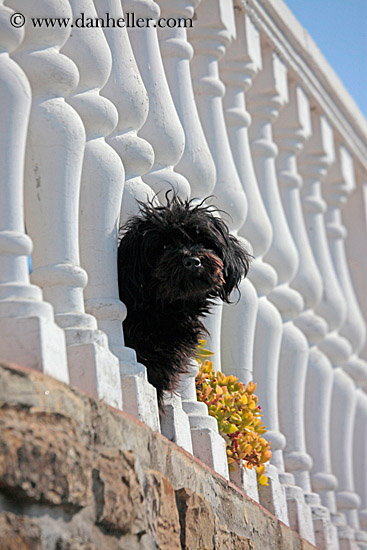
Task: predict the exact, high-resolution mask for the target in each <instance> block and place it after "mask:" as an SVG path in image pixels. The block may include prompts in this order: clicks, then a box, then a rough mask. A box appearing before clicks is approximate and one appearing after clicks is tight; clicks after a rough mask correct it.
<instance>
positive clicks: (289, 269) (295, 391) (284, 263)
mask: <svg viewBox="0 0 367 550" xmlns="http://www.w3.org/2000/svg"><path fill="white" fill-rule="evenodd" d="M262 51H263V71H262V72H261V73H259V75H258V77H257V78H256V79H255V81H254V84H253V86H252V88H251V89H250V91H249V94H248V98H249V106H250V112H251V115H252V117H253V119H252V125H251V127H250V139H251V150H252V153H253V156H254V165H255V172H256V175H257V180H258V182H259V187H260V191H261V194H262V198H263V201H264V205H265V207H266V209H267V212H268V216H269V219H270V221H271V224H272V228H273V240H272V243H271V245H270V248H269V250H268V251H267V253H266V255H265V258H264V259H265V261H266V262H268V263H269V264H270V265H271V266H272V267H273V268H274V269H275V271H276V274H277V285H276V286H275V288H274V289H272V290H271V292H270V293H269V294H268V299H269V300H270V301H271V302H272V303H273V304H274V305H275V307H276V308H277V310H278V311H279V313H280V315H281V318H282V323H283V327H282V340H281V348H280V355H279V364H278V366H277V367H278V369H279V370H278V387H274V388H273V390H272V392H273V399H274V400H278V403H277V405H278V410H277V411H275V412H276V413H277V414H278V415H279V417H278V418H279V421H281V426H280V428H282V429H284V430H285V431H286V435H288V436H289V437H290V441H291V442H290V443H289V444H288V445H286V446H284V444H283V447H285V449H286V450H285V453H284V458H285V466H286V470H287V472H289V473H287V474H285V473H283V472H284V466H283V464H282V461H283V457H282V453H281V449H279V450H278V453H277V455H278V456H277V457H275V460H274V463H275V464H276V465H277V466H278V469H279V472H280V474H281V475H280V480H281V482H282V483H283V484H284V487H285V490H286V496H287V505H288V515H289V521H290V524H291V525H292V526H293V527H294V528H296V529H297V530H298V531H299V533H300V534H301V536H303V537H304V538H306V539H307V540H309V541H310V542H311V543H314V541H315V537H314V531H313V526H312V517H311V510H310V509H309V507H308V506H307V504H305V498H304V493H303V491H302V489H301V488H300V487H297V486H296V485H295V484H294V476H293V475H292V474H293V472H294V473H295V475H297V478H298V479H297V481H298V483H299V485H301V483H300V479H299V478H301V477H302V475H304V472H305V471H306V472H307V470H309V468H310V467H311V464H312V462H311V460H310V457H309V456H308V455H307V453H306V452H305V444H304V426H303V402H304V381H305V374H306V368H307V355H308V354H307V351H308V346H307V341H306V339H305V337H304V335H303V334H302V333H301V331H300V330H299V329H298V328H297V327H296V326H295V325H294V324H293V322H292V319H293V318H294V317H296V316H297V315H298V314H299V312H300V311H301V310H302V307H303V300H302V297H301V296H300V294H299V293H298V292H296V291H295V290H293V289H291V288H290V287H289V283H290V281H291V280H292V279H293V277H294V275H295V274H296V272H297V268H298V254H297V250H296V247H295V245H294V241H293V239H292V235H291V232H290V230H289V227H288V224H287V220H286V217H285V214H284V210H283V206H282V203H281V198H280V193H279V187H278V181H277V174H276V164H275V157H276V156H277V153H278V149H277V147H276V145H275V143H274V141H273V137H272V125H273V124H274V122H275V120H276V119H277V117H278V113H279V111H280V110H281V108H282V107H283V106H284V104H285V103H287V102H288V100H289V98H288V85H287V71H286V67H285V65H284V64H283V63H282V61H281V60H280V58H279V57H278V55H277V54H276V53H275V52H274V51H273V50H272V48H270V47H269V46H268V45H267V44H265V43H264V44H263V49H262ZM287 156H288V154H287V153H284V154H283V155H282V156H281V158H280V160H279V162H280V166H279V167H280V171H282V170H284V169H286V168H287V166H286V164H287V160H288V159H287ZM257 338H259V339H260V338H261V335H260V334H259V336H257ZM255 342H256V339H255ZM255 349H256V348H255ZM255 353H256V351H255ZM255 357H256V356H255ZM255 373H256V366H255ZM284 403H289V404H290V406H289V410H292V414H288V413H289V411H286V410H285V409H284ZM278 418H277V420H278ZM266 422H267V418H266ZM280 433H282V432H280ZM282 435H283V434H282ZM269 437H271V436H269ZM283 437H284V436H283Z"/></svg>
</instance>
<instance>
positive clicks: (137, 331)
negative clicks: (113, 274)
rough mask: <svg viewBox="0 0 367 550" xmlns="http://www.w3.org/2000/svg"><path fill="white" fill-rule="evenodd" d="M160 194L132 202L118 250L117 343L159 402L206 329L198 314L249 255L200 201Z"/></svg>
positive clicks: (229, 285) (224, 292)
mask: <svg viewBox="0 0 367 550" xmlns="http://www.w3.org/2000/svg"><path fill="white" fill-rule="evenodd" d="M166 201H167V204H166V205H164V206H155V205H153V203H149V204H142V203H140V213H139V214H138V215H136V216H134V217H133V218H131V219H130V220H129V221H128V222H127V223H126V224H125V226H123V227H122V228H121V230H122V233H123V238H122V239H121V241H120V244H119V249H118V279H119V294H120V299H121V301H122V302H124V304H125V305H126V307H127V317H126V320H125V321H124V334H125V343H126V345H127V346H129V347H131V348H133V349H135V350H136V353H137V357H138V360H139V361H141V362H142V363H143V364H144V365H145V366H146V368H147V372H148V379H149V381H150V383H151V384H153V386H155V387H156V388H157V394H158V401H159V406H160V408H161V409H162V408H163V392H164V391H173V390H174V389H175V388H176V386H177V383H178V382H179V379H180V375H181V374H183V373H184V372H186V368H187V364H188V362H189V360H190V359H191V358H192V357H193V356H194V355H195V351H196V348H197V345H198V342H199V340H200V339H201V338H202V337H203V335H204V334H205V332H206V330H205V327H204V325H203V323H202V321H201V320H200V317H201V316H203V315H204V314H206V313H208V312H209V308H210V306H212V305H213V302H212V300H213V299H214V298H216V297H220V298H221V299H222V300H223V301H225V302H227V303H228V302H229V296H230V294H231V292H232V290H233V289H234V288H236V287H238V284H239V283H240V281H241V279H242V278H243V277H244V276H246V274H247V271H248V268H249V260H250V255H249V254H248V253H247V252H246V250H245V249H244V248H243V247H242V245H241V244H240V243H239V241H238V240H237V239H236V238H235V237H233V236H232V235H230V234H229V231H228V228H227V226H226V224H225V223H224V222H223V220H222V219H221V218H219V217H216V216H215V215H213V210H212V209H210V208H209V207H208V206H203V203H201V204H199V205H195V204H194V203H193V201H186V202H184V201H181V200H180V199H179V198H178V197H177V196H173V198H171V199H170V198H169V196H168V194H167V195H166Z"/></svg>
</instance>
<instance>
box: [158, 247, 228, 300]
mask: <svg viewBox="0 0 367 550" xmlns="http://www.w3.org/2000/svg"><path fill="white" fill-rule="evenodd" d="M223 267H224V266H223V262H222V260H221V259H220V258H218V256H217V255H216V254H215V253H214V252H212V251H211V250H205V251H203V250H197V249H196V250H193V251H186V250H184V251H180V252H178V253H177V252H175V251H169V252H167V253H165V254H164V255H163V256H162V257H161V260H160V262H159V264H158V266H157V267H156V268H155V269H154V270H153V273H152V276H153V278H154V279H155V280H156V282H157V284H156V289H157V295H158V296H159V298H160V299H161V300H162V301H163V302H174V301H176V300H187V299H190V297H191V298H201V297H208V296H216V295H218V292H219V290H220V288H221V287H222V286H223V284H224V276H223Z"/></svg>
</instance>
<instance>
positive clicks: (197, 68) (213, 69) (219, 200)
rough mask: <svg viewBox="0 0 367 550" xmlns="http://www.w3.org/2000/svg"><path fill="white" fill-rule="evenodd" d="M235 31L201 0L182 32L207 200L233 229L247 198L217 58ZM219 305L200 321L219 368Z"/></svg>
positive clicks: (218, 3) (225, 9) (226, 9)
mask: <svg viewBox="0 0 367 550" xmlns="http://www.w3.org/2000/svg"><path fill="white" fill-rule="evenodd" d="M234 35H235V22H234V14H233V6H232V3H230V2H224V1H223V0H214V1H208V0H203V1H202V2H201V3H200V5H199V6H198V8H197V10H196V20H195V25H194V26H193V28H192V29H190V30H189V31H188V36H189V40H190V42H191V44H192V45H193V47H194V51H195V55H194V57H193V59H192V62H191V74H192V78H193V87H194V91H195V97H196V104H197V107H198V112H199V116H200V120H201V124H202V127H203V129H204V133H205V136H206V139H207V142H208V145H209V149H210V151H211V154H212V156H213V160H214V162H215V166H216V174H217V179H216V185H215V188H214V192H213V195H214V198H213V200H212V202H213V203H214V204H215V205H216V206H217V207H219V208H221V209H222V210H223V211H224V212H227V213H228V214H229V216H225V220H226V222H227V223H228V225H229V228H230V230H231V231H232V232H234V233H235V232H236V231H237V230H238V229H239V228H240V227H241V225H242V224H243V221H244V219H245V217H246V212H247V201H246V196H245V194H244V192H243V190H242V186H241V182H240V180H239V177H238V174H237V170H236V167H235V164H234V161H233V157H232V152H231V149H230V144H229V140H228V136H227V130H226V125H225V120H224V113H223V105H222V97H223V95H224V91H225V88H224V85H223V83H222V82H221V80H220V78H219V67H218V61H219V59H220V58H221V57H222V56H223V55H224V53H225V50H226V47H227V45H228V44H229V42H230V40H231V38H232V37H234ZM221 318H222V304H218V305H217V306H216V308H215V309H214V312H213V314H212V315H211V316H210V317H208V319H207V320H206V327H207V328H208V330H209V332H210V337H209V338H208V343H207V347H208V349H211V350H212V351H213V352H214V354H215V355H214V368H215V369H216V370H218V369H219V370H221V363H220V359H221V350H220V340H221V337H220V335H221Z"/></svg>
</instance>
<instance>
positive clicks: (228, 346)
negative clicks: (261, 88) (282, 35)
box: [219, 10, 263, 500]
mask: <svg viewBox="0 0 367 550" xmlns="http://www.w3.org/2000/svg"><path fill="white" fill-rule="evenodd" d="M235 22H236V30H237V36H236V39H235V40H233V41H232V42H231V43H230V44H229V45H228V47H227V51H226V55H225V57H224V59H222V60H221V62H220V64H219V68H220V76H221V78H222V80H223V82H224V84H225V86H226V93H225V96H224V98H223V107H224V115H225V121H226V127H227V131H228V138H229V142H230V146H231V151H232V155H233V159H234V161H235V165H236V169H237V172H238V175H239V178H240V180H241V185H242V187H243V189H244V191H245V193H247V192H249V193H250V195H253V193H254V191H253V188H255V193H256V190H257V182H256V178H255V172H254V168H253V164H252V158H251V154H250V147H249V140H248V131H247V129H248V126H249V125H250V122H251V118H250V115H249V113H248V112H247V111H246V104H245V93H244V92H245V91H246V90H248V88H249V87H250V86H251V84H252V78H253V77H254V75H255V74H256V73H257V71H258V70H259V69H260V68H261V51H260V38H259V33H258V31H257V30H256V28H255V26H254V25H253V23H252V21H251V20H250V18H249V17H248V16H247V15H245V14H244V12H243V11H242V10H235ZM249 202H250V201H249ZM261 206H262V203H261ZM251 207H256V204H255V205H254V204H253V202H251V204H250V208H251ZM262 208H263V207H262ZM245 213H246V212H244V214H245ZM249 215H250V212H249ZM244 222H245V218H244V217H243V224H242V227H241V228H240V231H239V233H240V235H242V233H243V236H244V238H245V239H246V232H245V231H243V229H242V228H243V226H244ZM246 246H247V248H248V249H249V250H251V251H252V247H251V243H250V242H249V241H248V240H246ZM239 290H240V298H239V300H238V301H236V298H234V299H233V300H234V302H235V303H232V304H224V306H223V317H222V332H221V362H222V369H223V371H224V372H226V373H227V374H234V375H235V376H237V377H238V378H239V379H240V380H241V381H242V382H244V383H245V384H247V383H248V382H249V381H250V380H253V372H252V371H253V344H254V339H255V326H256V317H257V309H258V297H257V293H256V289H255V287H254V285H253V284H252V283H251V281H250V280H249V278H247V279H245V280H244V281H242V282H241V284H240V288H239ZM254 473H255V472H254V471H249V470H247V469H246V468H244V467H243V466H241V467H240V468H237V469H236V471H235V472H233V473H232V474H231V479H232V481H234V482H235V483H236V484H239V485H240V487H242V488H243V489H244V490H245V491H246V492H247V494H250V496H251V497H252V498H255V500H259V495H258V491H257V487H256V480H255V483H254V484H253V483H252V482H251V474H254ZM249 490H250V493H249V492H248V491H249Z"/></svg>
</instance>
